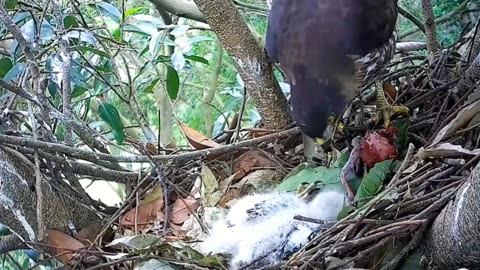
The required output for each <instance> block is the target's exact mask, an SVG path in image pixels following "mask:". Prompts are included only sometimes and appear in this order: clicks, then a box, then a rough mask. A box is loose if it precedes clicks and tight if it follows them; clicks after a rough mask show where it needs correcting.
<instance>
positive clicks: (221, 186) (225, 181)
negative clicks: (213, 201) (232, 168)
mask: <svg viewBox="0 0 480 270" xmlns="http://www.w3.org/2000/svg"><path fill="white" fill-rule="evenodd" d="M236 175H237V173H234V174H232V175H230V176H229V177H227V178H225V179H223V180H222V181H221V182H220V183H219V184H218V189H219V190H220V194H225V192H227V189H228V188H229V187H230V186H231V185H232V183H233V181H234V180H235V177H236Z"/></svg>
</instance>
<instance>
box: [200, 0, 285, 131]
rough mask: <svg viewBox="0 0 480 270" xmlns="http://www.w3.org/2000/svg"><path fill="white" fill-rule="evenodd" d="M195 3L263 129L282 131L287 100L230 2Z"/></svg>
mask: <svg viewBox="0 0 480 270" xmlns="http://www.w3.org/2000/svg"><path fill="white" fill-rule="evenodd" d="M195 3H196V4H197V7H198V9H199V10H200V11H201V12H202V13H203V15H204V17H205V19H206V20H207V23H208V24H209V25H210V27H211V28H212V29H213V30H214V31H215V33H216V34H217V37H218V39H219V40H220V41H221V43H222V45H223V47H224V49H225V51H226V52H227V53H228V55H230V57H232V59H233V61H234V64H235V67H236V69H237V72H238V74H239V75H240V77H241V78H242V79H243V81H244V83H245V87H246V88H247V92H248V94H249V95H250V97H251V98H252V100H253V102H254V103H255V106H256V107H257V110H258V112H259V113H260V115H261V116H262V119H263V124H264V127H265V128H271V129H278V128H282V127H285V126H286V125H287V124H288V123H290V122H291V120H292V117H291V113H290V111H289V108H288V104H287V99H286V97H285V95H284V94H283V93H282V91H281V89H280V86H279V85H278V83H277V81H276V80H275V77H274V75H273V70H272V65H271V63H270V60H269V59H268V57H267V55H266V53H265V52H264V50H262V48H261V47H260V46H258V43H257V42H256V40H255V38H254V36H253V35H252V33H251V32H250V30H249V29H248V26H247V25H246V24H245V23H244V22H243V18H242V17H241V15H240V13H239V12H238V10H237V9H236V7H235V5H234V4H233V2H232V1H226V0H195Z"/></svg>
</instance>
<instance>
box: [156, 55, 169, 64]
mask: <svg viewBox="0 0 480 270" xmlns="http://www.w3.org/2000/svg"><path fill="white" fill-rule="evenodd" d="M169 62H170V57H169V56H166V55H159V56H158V57H157V58H156V59H155V63H169Z"/></svg>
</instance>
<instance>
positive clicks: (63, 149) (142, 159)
mask: <svg viewBox="0 0 480 270" xmlns="http://www.w3.org/2000/svg"><path fill="white" fill-rule="evenodd" d="M297 134H299V130H298V129H297V128H291V129H288V130H285V131H280V132H276V133H273V134H270V135H266V136H263V137H260V138H255V139H251V140H245V141H242V142H238V143H234V144H229V145H225V146H222V147H217V148H211V149H204V150H198V151H193V152H188V153H182V154H176V155H156V156H152V158H153V160H155V161H158V162H175V161H188V160H192V159H199V158H204V157H206V156H209V155H222V154H226V153H231V152H233V151H238V150H240V149H242V148H245V147H252V146H258V145H259V144H260V143H265V142H269V141H272V140H276V139H280V138H284V137H289V136H295V135H297ZM0 143H5V144H13V145H17V146H19V147H30V148H39V149H43V150H45V151H47V152H59V153H64V154H67V155H69V156H71V157H74V158H78V159H82V160H87V161H91V160H99V159H100V160H103V161H112V162H129V163H147V162H150V159H149V158H148V157H146V156H140V155H138V156H118V155H109V154H104V153H95V152H91V151H87V150H83V149H78V148H75V147H70V146H66V145H63V144H59V143H50V142H43V141H32V139H31V138H22V137H15V136H7V135H2V134H0Z"/></svg>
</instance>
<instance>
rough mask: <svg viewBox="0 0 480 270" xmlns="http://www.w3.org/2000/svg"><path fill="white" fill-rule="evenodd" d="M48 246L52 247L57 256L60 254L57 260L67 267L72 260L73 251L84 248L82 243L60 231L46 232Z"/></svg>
mask: <svg viewBox="0 0 480 270" xmlns="http://www.w3.org/2000/svg"><path fill="white" fill-rule="evenodd" d="M47 241H48V244H49V245H51V246H52V247H54V249H55V251H56V253H57V254H61V255H60V256H59V257H58V259H59V260H60V262H62V263H63V264H65V265H67V264H68V262H70V261H71V260H72V258H73V251H70V250H80V249H82V248H83V247H84V244H82V242H80V241H78V240H77V239H75V238H73V237H71V236H70V235H68V234H65V233H63V232H60V231H55V230H47Z"/></svg>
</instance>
